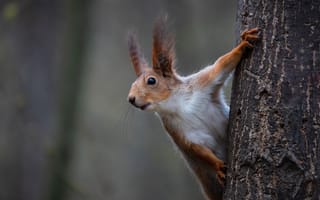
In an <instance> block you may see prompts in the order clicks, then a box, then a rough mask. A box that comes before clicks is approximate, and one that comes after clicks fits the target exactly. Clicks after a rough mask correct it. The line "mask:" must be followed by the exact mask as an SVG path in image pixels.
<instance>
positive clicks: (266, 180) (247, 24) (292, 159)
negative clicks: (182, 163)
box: [224, 0, 320, 199]
mask: <svg viewBox="0 0 320 200" xmlns="http://www.w3.org/2000/svg"><path fill="white" fill-rule="evenodd" d="M238 5H239V7H238V8H239V10H238V27H239V30H244V29H246V28H252V27H259V28H260V29H261V42H260V43H258V44H257V45H256V47H255V48H254V50H253V52H252V55H251V56H250V57H249V58H248V59H244V61H243V62H242V64H241V65H240V67H239V68H237V70H236V74H235V80H234V84H233V92H232V99H231V113H230V124H229V138H230V149H229V163H228V178H227V187H226V193H225V196H224V197H225V198H226V199H320V162H319V160H320V145H319V144H320V137H319V136H320V104H319V102H320V63H319V57H320V52H319V45H320V32H319V29H320V20H319V19H320V2H319V1H312V0H304V1H299V2H297V1H291V0H282V1H278V0H276V1H268V0H261V1H252V0H249V1H239V3H238ZM238 32H239V33H240V31H238Z"/></svg>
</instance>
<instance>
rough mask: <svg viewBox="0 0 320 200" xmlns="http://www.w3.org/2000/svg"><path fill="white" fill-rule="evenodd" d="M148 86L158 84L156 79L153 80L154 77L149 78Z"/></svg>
mask: <svg viewBox="0 0 320 200" xmlns="http://www.w3.org/2000/svg"><path fill="white" fill-rule="evenodd" d="M147 84H148V85H154V84H156V79H155V78H153V77H150V78H148V80H147Z"/></svg>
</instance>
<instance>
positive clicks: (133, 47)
mask: <svg viewBox="0 0 320 200" xmlns="http://www.w3.org/2000/svg"><path fill="white" fill-rule="evenodd" d="M128 47H129V55H130V58H131V62H132V64H133V68H134V71H135V73H136V75H137V76H140V75H141V74H142V73H143V71H144V69H145V68H146V67H147V62H146V61H145V59H144V56H143V54H142V53H141V50H140V46H139V44H138V42H137V37H136V34H135V33H134V32H133V31H131V32H129V33H128Z"/></svg>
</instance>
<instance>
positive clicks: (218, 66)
mask: <svg viewBox="0 0 320 200" xmlns="http://www.w3.org/2000/svg"><path fill="white" fill-rule="evenodd" d="M258 32H259V30H258V28H254V29H251V30H248V31H244V32H243V33H242V34H241V42H240V44H239V45H238V46H236V47H235V48H234V49H232V50H231V51H230V52H229V53H227V54H225V55H223V56H221V57H220V58H219V59H218V60H217V61H216V62H215V63H214V64H213V65H212V66H209V67H207V68H206V69H204V70H203V71H200V74H199V77H198V78H197V80H198V84H199V85H200V86H202V87H205V86H207V85H211V84H212V83H214V85H222V84H223V83H224V81H225V80H226V78H227V77H228V75H229V74H230V72H231V71H232V70H233V69H234V68H235V67H236V66H237V65H238V63H239V62H240V60H241V58H242V56H243V55H244V53H245V52H246V50H248V49H252V48H253V45H252V44H251V43H250V42H252V41H255V40H257V39H258V36H257V34H258Z"/></svg>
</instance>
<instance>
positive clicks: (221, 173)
mask: <svg viewBox="0 0 320 200" xmlns="http://www.w3.org/2000/svg"><path fill="white" fill-rule="evenodd" d="M226 170H227V167H226V166H225V165H224V163H222V164H221V165H220V166H219V169H218V170H217V180H218V182H219V183H220V185H222V186H224V185H225V182H226Z"/></svg>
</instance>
